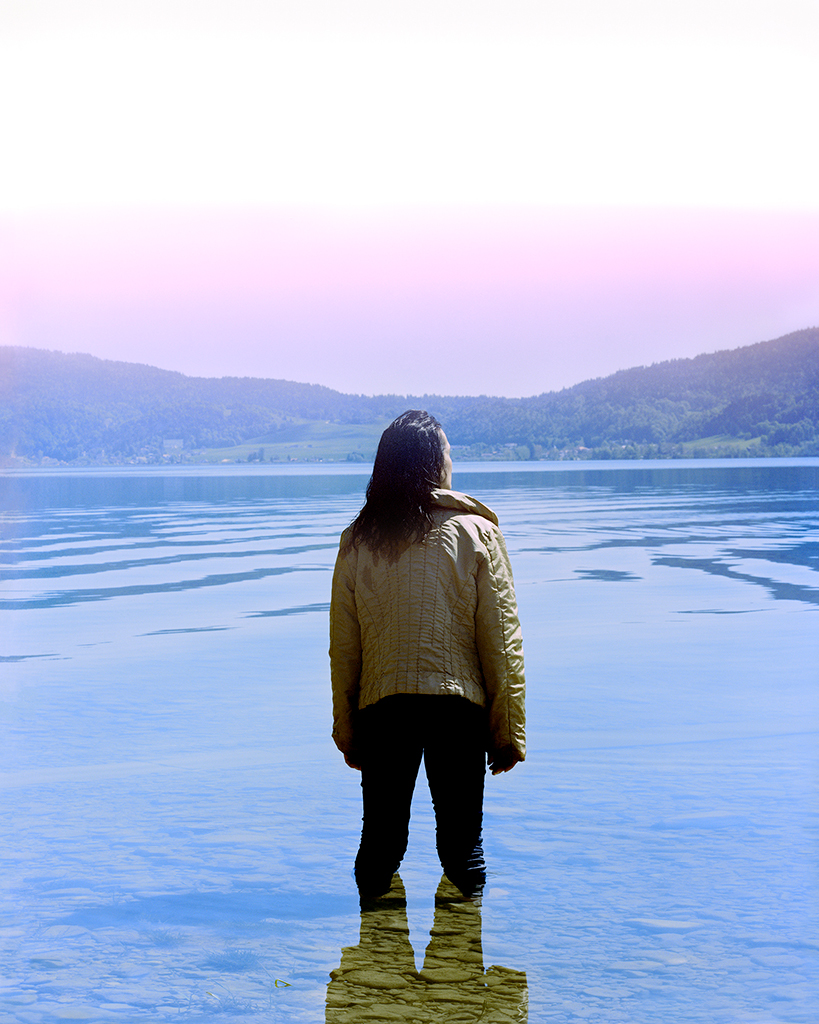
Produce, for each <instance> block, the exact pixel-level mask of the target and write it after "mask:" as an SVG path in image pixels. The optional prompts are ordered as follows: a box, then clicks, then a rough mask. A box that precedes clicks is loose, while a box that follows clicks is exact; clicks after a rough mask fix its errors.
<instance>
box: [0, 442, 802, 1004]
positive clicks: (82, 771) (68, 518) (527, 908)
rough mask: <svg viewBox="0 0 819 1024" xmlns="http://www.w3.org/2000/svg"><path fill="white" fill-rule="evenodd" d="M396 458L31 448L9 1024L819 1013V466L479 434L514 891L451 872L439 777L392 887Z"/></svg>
mask: <svg viewBox="0 0 819 1024" xmlns="http://www.w3.org/2000/svg"><path fill="white" fill-rule="evenodd" d="M367 472H368V470H367V469H366V468H362V467H355V466H350V467H347V466H319V467H307V466H300V467H273V466H270V467H267V466H264V467H254V468H252V469H251V468H249V467H239V466H231V467H226V468H216V469H212V468H191V469H184V470H173V469H170V468H166V469H161V470H133V471H124V470H123V471H119V470H86V471H82V472H80V471H76V472H73V471H71V472H70V471H49V472H42V473H40V472H35V471H29V472H15V473H7V474H6V475H4V476H2V477H0V487H2V492H3V502H2V505H3V508H4V509H6V510H7V511H6V512H5V513H4V515H3V520H2V522H3V552H4V556H3V564H4V571H3V589H2V595H0V597H2V601H0V605H2V608H0V611H1V612H2V614H0V623H1V624H2V646H3V649H2V658H0V661H2V666H0V667H1V668H2V679H0V709H2V726H0V791H2V806H3V819H4V824H5V833H4V834H5V838H4V842H3V845H2V848H1V849H0V886H2V893H3V907H4V910H3V916H2V920H1V921H0V1019H2V1021H4V1022H6V1021H8V1022H13V1024H17V1022H20V1024H47V1022H57V1021H66V1020H73V1021H91V1022H97V1021H99V1022H116V1024H130V1022H152V1024H153V1022H156V1024H160V1022H165V1021H193V1022H206V1021H226V1022H227V1021H233V1020H236V1021H248V1022H289V1021H299V1022H302V1021H303V1022H310V1024H318V1022H325V1021H327V1022H349V1024H359V1022H363V1021H367V1022H373V1021H375V1022H378V1021H396V1020H405V1021H431V1022H459V1024H460V1022H468V1021H479V1020H481V1021H492V1022H502V1021H528V1022H531V1024H538V1022H541V1021H544V1022H569V1021H592V1022H600V1024H611V1022H628V1024H643V1022H645V1024H670V1022H675V1024H677V1022H680V1021H690V1022H692V1024H693V1022H696V1024H711V1022H719V1024H735V1022H736V1024H739V1022H742V1024H746V1022H747V1024H772V1022H799V1024H809V1022H810V1024H813V1022H815V1021H816V1020H817V1019H819V987H818V986H817V978H818V977H819V932H817V927H816V926H817V913H816V891H817V890H816V881H817V877H816V854H817V845H816V844H817V806H818V804H817V761H818V760H819V758H817V749H819V748H818V747H817V738H818V737H819V696H818V694H819V689H818V688H817V682H819V669H818V668H817V666H819V618H818V617H817V612H818V611H819V541H818V539H817V538H818V537H819V533H818V532H817V531H819V502H818V501H817V496H818V495H819V490H817V485H818V484H819V460H816V459H810V460H806V459H803V460H793V461H790V460H779V461H741V462H730V461H718V462H671V463H667V462H666V463H614V464H612V463H608V464H607V463H575V464H568V465H567V464H543V463H540V464H537V463H535V464H526V465H524V464H519V463H518V464H508V465H507V464H497V463H493V464H487V465H477V464H464V465H463V466H461V467H459V466H458V465H457V464H456V467H455V478H454V486H455V487H456V488H457V489H459V490H464V491H467V492H469V493H472V494H474V495H475V496H476V497H479V498H480V499H481V500H483V501H485V502H486V503H487V504H488V505H490V506H491V507H493V508H494V509H495V510H496V511H497V513H498V515H499V516H500V519H501V525H502V527H503V529H504V532H505V535H506V538H507V542H508V546H509V550H510V554H511V557H512V563H513V567H514V570H515V577H516V583H517V590H518V598H519V603H520V611H521V619H522V624H523V629H524V641H525V650H526V658H527V676H528V688H529V694H528V713H529V728H528V739H529V754H528V757H527V760H526V762H525V763H524V764H522V765H519V766H518V767H517V768H516V769H515V770H514V771H513V772H511V773H510V774H508V775H503V776H499V777H497V778H491V777H490V778H489V779H488V781H487V800H486V823H485V847H486V853H487V862H488V868H489V884H488V887H487V892H486V895H485V897H484V899H483V903H482V905H481V906H475V905H472V904H463V903H459V902H453V901H451V900H448V899H447V898H446V892H445V891H444V890H442V891H441V892H440V893H439V894H438V899H437V901H436V890H437V889H438V885H439V882H440V867H439V865H438V863H437V859H436V856H435V849H434V826H433V820H432V813H431V809H430V807H429V806H428V805H429V796H428V792H427V790H426V785H425V783H424V782H423V778H422V779H421V780H419V787H418V792H417V795H416V805H415V808H414V811H413V829H412V836H411V840H410V847H409V850H408V853H407V856H406V859H405V862H404V865H403V867H402V870H401V878H402V882H403V885H404V887H405V890H406V897H407V905H406V909H404V908H403V907H402V905H401V904H400V902H397V903H395V904H394V905H392V906H389V907H387V908H386V909H384V910H383V911H379V912H378V913H375V914H364V915H362V914H360V912H359V906H358V900H357V896H356V893H355V887H354V884H353V880H352V877H351V867H352V859H353V856H354V854H355V850H356V846H357V839H358V829H359V825H360V807H359V800H360V794H359V788H358V776H357V774H356V773H355V772H353V771H351V770H350V769H348V768H346V767H345V765H344V763H343V761H342V759H341V756H340V755H339V754H338V753H337V751H336V750H335V748H334V747H333V745H332V742H331V740H330V709H329V682H328V677H329V673H328V665H327V612H328V601H329V587H330V576H331V571H332V566H333V562H334V559H335V552H336V547H337V539H338V535H339V533H340V531H341V529H342V528H343V527H344V526H345V525H346V524H347V523H348V522H349V521H350V519H351V518H352V516H353V515H354V514H355V512H356V511H357V510H358V508H359V507H360V504H361V500H362V495H363V490H364V487H365V485H366V480H367Z"/></svg>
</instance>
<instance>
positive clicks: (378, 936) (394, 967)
mask: <svg viewBox="0 0 819 1024" xmlns="http://www.w3.org/2000/svg"><path fill="white" fill-rule="evenodd" d="M379 904H380V905H379V906H378V907H377V908H376V907H375V906H374V905H372V904H370V905H369V906H366V907H365V906H362V912H361V938H360V941H359V943H358V945H357V946H349V947H347V948H346V949H342V951H341V963H340V964H339V966H338V967H337V968H336V969H335V970H334V971H332V972H331V973H330V978H331V981H330V984H329V985H328V986H327V1007H326V1011H325V1021H326V1024H360V1022H361V1021H363V1020H367V1021H371V1022H373V1024H377V1022H379V1021H405V1022H406V1024H410V1022H411V1024H441V1021H459V1022H463V1024H467V1022H471V1021H475V1022H478V1021H482V1022H484V1024H487V1022H489V1021H491V1022H493V1024H504V1022H508V1024H526V1021H527V1020H528V1019H529V1014H528V996H529V990H528V986H527V981H526V973H525V972H524V971H516V970H511V969H510V968H508V967H497V966H494V967H490V968H489V969H488V970H484V966H483V949H482V943H481V911H480V907H479V906H478V905H477V904H476V903H475V902H471V901H464V900H462V899H460V898H459V897H458V894H457V891H456V890H455V889H453V888H451V887H449V888H448V883H447V882H446V880H445V879H442V880H441V884H440V885H439V886H438V892H437V893H436V895H435V919H434V922H433V925H432V931H431V932H430V940H429V944H428V945H427V948H426V953H425V955H424V965H423V967H422V968H421V970H420V971H419V970H417V969H416V967H415V953H414V951H413V948H412V945H411V944H410V937H409V924H408V922H407V901H406V897H405V895H404V887H403V885H402V883H401V880H400V878H398V877H397V876H396V878H395V879H394V880H393V886H392V889H391V890H390V896H389V898H388V899H387V900H385V901H384V900H382V901H379Z"/></svg>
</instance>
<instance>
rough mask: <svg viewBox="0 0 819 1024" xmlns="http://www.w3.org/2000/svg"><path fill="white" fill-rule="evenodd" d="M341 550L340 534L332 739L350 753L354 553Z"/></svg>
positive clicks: (354, 686) (355, 634)
mask: <svg viewBox="0 0 819 1024" xmlns="http://www.w3.org/2000/svg"><path fill="white" fill-rule="evenodd" d="M343 551H344V538H343V537H342V546H341V549H340V550H339V554H338V558H337V559H336V566H335V570H334V572H333V589H332V595H331V598H330V676H331V679H332V686H333V740H334V741H335V744H336V746H337V747H338V749H339V750H340V751H341V752H342V753H344V754H351V753H352V752H353V750H354V747H355V743H354V738H353V725H354V720H355V714H356V711H357V710H358V691H359V682H360V678H361V629H360V626H359V623H358V613H357V611H356V603H355V562H356V561H357V552H356V550H355V549H354V548H353V549H351V550H349V551H348V552H347V553H346V554H344V553H343Z"/></svg>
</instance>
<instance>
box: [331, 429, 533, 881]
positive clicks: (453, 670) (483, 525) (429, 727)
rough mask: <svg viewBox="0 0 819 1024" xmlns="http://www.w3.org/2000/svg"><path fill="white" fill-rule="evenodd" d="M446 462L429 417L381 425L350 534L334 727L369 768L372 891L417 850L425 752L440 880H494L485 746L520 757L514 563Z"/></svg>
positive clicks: (500, 766) (498, 765)
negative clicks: (415, 806)
mask: <svg viewBox="0 0 819 1024" xmlns="http://www.w3.org/2000/svg"><path fill="white" fill-rule="evenodd" d="M451 483H452V460H451V458H450V454H449V443H448V441H447V439H446V435H445V434H444V432H443V430H442V429H441V426H440V424H439V423H438V421H437V420H435V419H434V418H433V417H432V416H430V415H429V414H428V413H425V412H417V411H410V412H406V413H404V414H403V415H402V416H399V417H398V419H397V420H395V421H394V422H393V423H391V424H390V426H389V427H387V429H386V430H385V431H384V433H383V435H382V437H381V442H380V444H379V446H378V453H377V454H376V458H375V465H374V466H373V474H372V477H371V479H370V482H369V485H368V486H367V500H366V503H365V505H364V508H363V509H362V510H361V512H360V513H359V514H358V516H357V517H356V518H355V520H354V521H353V523H352V525H351V526H350V527H349V528H348V529H347V530H345V531H344V533H343V534H342V537H341V545H340V549H339V555H338V560H337V562H336V568H335V573H334V576H333V593H332V603H331V607H330V661H331V669H332V678H333V715H334V727H333V738H334V740H335V742H336V745H337V746H338V748H339V749H340V750H341V752H342V753H343V754H344V759H345V760H346V762H347V764H348V765H350V767H351V768H356V769H359V770H360V771H361V786H362V792H363V799H364V826H363V829H362V834H361V846H360V849H359V851H358V856H357V858H356V863H355V876H356V882H357V884H358V888H359V891H360V893H361V894H362V895H363V896H379V895H382V894H383V893H386V892H387V891H388V890H389V887H390V882H391V880H392V876H393V874H394V872H395V871H396V870H397V869H398V865H399V864H400V863H401V859H402V857H403V856H404V852H405V851H406V848H407V839H408V834H409V817H410V803H411V800H412V792H413V788H414V786H415V779H416V776H417V773H418V768H419V766H420V763H421V758H422V757H423V759H424V766H425V769H426V774H427V780H428V782H429V788H430V792H431V794H432V800H433V804H434V807H435V820H436V841H437V848H438V855H439V857H440V858H441V864H442V866H443V869H444V872H445V874H446V876H447V877H448V878H449V880H450V881H451V882H453V883H454V884H455V885H456V886H457V887H458V888H459V889H460V890H461V892H462V893H464V894H465V895H475V894H477V893H479V892H480V891H481V889H482V887H483V884H484V882H485V879H486V869H485V866H484V859H483V847H482V844H481V824H482V814H483V781H484V775H485V772H486V760H487V758H486V755H487V752H488V754H489V767H490V768H491V770H492V774H493V775H497V774H498V773H500V772H506V771H509V769H510V768H513V767H514V765H515V764H517V762H518V761H522V760H523V758H524V756H525V745H524V711H523V699H524V677H523V651H522V646H521V636H520V626H519V623H518V615H517V605H516V603H515V592H514V586H513V582H512V570H511V567H510V565H509V557H508V555H507V553H506V545H505V543H504V540H503V535H502V534H501V532H500V530H499V529H498V525H497V524H498V520H497V517H496V516H495V514H494V512H492V511H490V510H489V509H488V508H486V506H485V505H482V504H481V503H480V502H478V501H476V500H475V499H474V498H470V497H468V496H467V495H465V494H459V493H458V492H456V491H452V490H450V486H451Z"/></svg>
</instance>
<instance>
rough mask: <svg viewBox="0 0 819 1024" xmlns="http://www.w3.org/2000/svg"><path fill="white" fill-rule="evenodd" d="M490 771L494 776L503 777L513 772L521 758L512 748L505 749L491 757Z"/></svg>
mask: <svg viewBox="0 0 819 1024" xmlns="http://www.w3.org/2000/svg"><path fill="white" fill-rule="evenodd" d="M489 758H490V760H489V770H490V771H491V772H492V774H493V775H501V774H503V772H511V771H512V769H513V768H514V767H515V765H516V764H517V763H518V761H520V758H519V757H518V755H517V754H516V753H515V751H514V750H513V749H512V748H511V747H504V748H503V749H502V750H498V751H496V752H495V753H494V754H490V755H489Z"/></svg>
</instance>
